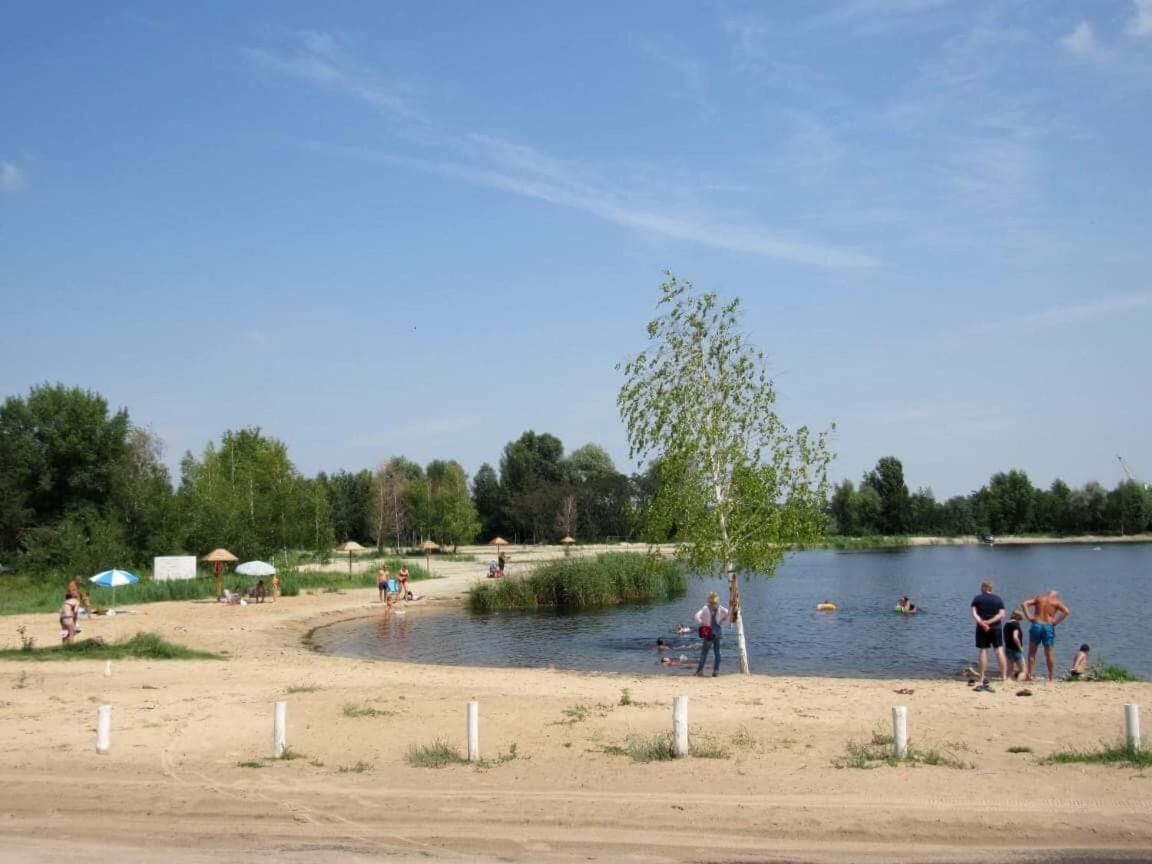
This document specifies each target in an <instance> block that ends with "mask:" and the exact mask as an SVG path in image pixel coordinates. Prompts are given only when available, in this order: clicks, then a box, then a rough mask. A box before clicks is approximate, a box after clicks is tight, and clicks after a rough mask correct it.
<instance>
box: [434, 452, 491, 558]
mask: <svg viewBox="0 0 1152 864" xmlns="http://www.w3.org/2000/svg"><path fill="white" fill-rule="evenodd" d="M427 476H428V490H429V496H428V501H429V528H428V532H429V533H428V536H430V537H432V538H433V539H435V540H437V541H438V542H439V543H440V545H441V546H451V547H452V548H455V547H456V546H459V545H460V544H461V543H471V542H472V541H473V540H475V539H476V535H477V534H478V533H479V531H480V519H479V517H478V516H477V515H476V505H475V504H474V503H473V502H472V496H471V495H470V494H469V492H468V475H467V474H465V473H464V469H463V468H462V467H461V466H460V463H458V462H445V461H442V460H440V461H435V462H432V463H430V464H429V465H428V472H427Z"/></svg>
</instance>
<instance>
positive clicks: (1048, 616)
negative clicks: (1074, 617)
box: [1022, 591, 1072, 681]
mask: <svg viewBox="0 0 1152 864" xmlns="http://www.w3.org/2000/svg"><path fill="white" fill-rule="evenodd" d="M1022 608H1023V609H1024V617H1025V618H1027V619H1028V620H1029V621H1030V622H1032V626H1031V627H1029V628H1028V673H1027V675H1026V676H1025V680H1026V681H1034V680H1035V679H1036V651H1037V649H1038V648H1039V647H1040V646H1041V645H1043V646H1044V659H1045V661H1047V663H1048V680H1049V681H1055V680H1056V658H1055V657H1054V656H1053V654H1052V646H1053V645H1054V644H1055V643H1056V625H1057V624H1061V623H1063V622H1064V621H1066V620H1068V616H1069V615H1071V614H1072V610H1071V609H1069V608H1068V607H1067V606H1065V605H1064V601H1063V600H1062V599H1061V598H1060V592H1059V591H1049V592H1048V593H1047V594H1037V595H1036V596H1035V597H1033V598H1032V599H1031V600H1025V601H1024V604H1023V607H1022ZM1029 610H1031V611H1029Z"/></svg>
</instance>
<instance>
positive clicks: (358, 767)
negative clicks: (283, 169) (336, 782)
mask: <svg viewBox="0 0 1152 864" xmlns="http://www.w3.org/2000/svg"><path fill="white" fill-rule="evenodd" d="M371 770H372V765H371V763H369V762H365V761H364V760H363V759H361V760H360V761H359V762H357V763H356V764H355V765H341V766H340V767H339V768H337V769H336V772H337V773H338V774H363V773H365V772H366V771H371Z"/></svg>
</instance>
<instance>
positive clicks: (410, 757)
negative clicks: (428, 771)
mask: <svg viewBox="0 0 1152 864" xmlns="http://www.w3.org/2000/svg"><path fill="white" fill-rule="evenodd" d="M404 761H405V762H407V763H408V764H409V765H411V766H412V767H413V768H444V767H446V766H448V765H463V764H466V763H467V761H468V760H466V759H465V758H464V757H463V756H462V755H461V754H460V751H459V750H457V749H456V748H455V747H453V746H452V745H451V744H449V743H448V742H447V741H442V740H440V739H439V738H437V739H436V740H435V741H433V742H432V743H431V744H412V745H409V747H408V751H407V752H406V753H405V754H404Z"/></svg>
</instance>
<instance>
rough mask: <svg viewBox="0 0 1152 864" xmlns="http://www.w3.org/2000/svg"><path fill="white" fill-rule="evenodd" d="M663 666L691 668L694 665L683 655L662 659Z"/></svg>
mask: <svg viewBox="0 0 1152 864" xmlns="http://www.w3.org/2000/svg"><path fill="white" fill-rule="evenodd" d="M660 665H661V666H691V665H692V663H691V662H690V661H689V660H688V655H687V654H681V655H680V656H679V657H661V658H660Z"/></svg>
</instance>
